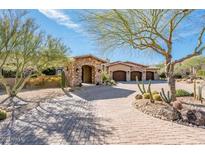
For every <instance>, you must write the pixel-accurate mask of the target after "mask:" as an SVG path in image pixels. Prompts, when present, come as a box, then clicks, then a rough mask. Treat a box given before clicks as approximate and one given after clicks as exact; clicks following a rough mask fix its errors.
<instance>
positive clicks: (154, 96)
mask: <svg viewBox="0 0 205 154" xmlns="http://www.w3.org/2000/svg"><path fill="white" fill-rule="evenodd" d="M153 99H154V100H155V101H162V98H161V96H160V94H154V95H153Z"/></svg>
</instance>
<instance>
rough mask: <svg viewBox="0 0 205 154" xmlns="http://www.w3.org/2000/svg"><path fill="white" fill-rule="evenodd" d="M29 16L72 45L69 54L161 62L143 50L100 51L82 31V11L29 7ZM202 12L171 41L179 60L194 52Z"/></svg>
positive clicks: (174, 55)
mask: <svg viewBox="0 0 205 154" xmlns="http://www.w3.org/2000/svg"><path fill="white" fill-rule="evenodd" d="M29 12H30V13H29V16H31V17H32V18H34V19H35V21H36V23H37V24H38V25H39V26H40V29H41V30H42V31H45V32H46V33H47V34H51V35H53V36H55V37H58V38H61V39H62V41H63V42H64V43H65V44H66V45H67V46H69V47H70V48H71V56H77V55H84V54H93V55H95V56H98V57H101V58H109V59H110V60H111V61H118V60H120V61H133V62H137V63H142V64H146V65H152V64H157V63H160V62H163V61H164V58H163V57H162V56H160V55H156V54H153V55H150V54H143V52H140V51H137V50H134V51H130V50H129V49H119V50H116V51H113V52H111V53H106V54H102V52H100V51H99V49H98V47H97V45H96V42H95V41H93V40H92V39H90V37H89V36H88V35H87V34H86V33H85V29H84V27H83V26H84V25H83V23H82V22H80V19H79V14H80V13H82V12H83V10H30V11H29ZM202 14H205V11H204V10H197V11H195V12H194V13H193V14H192V16H191V19H192V21H191V22H189V24H187V23H185V24H183V23H182V26H181V27H180V28H179V30H178V31H177V33H178V34H177V36H178V37H177V38H176V39H175V40H174V47H173V57H174V59H178V58H180V57H182V56H183V55H185V54H188V53H191V51H193V49H194V47H195V45H196V43H197V36H198V32H199V31H200V28H201V27H202V26H203V24H204V23H203V20H204V19H205V18H202ZM201 23H202V24H201Z"/></svg>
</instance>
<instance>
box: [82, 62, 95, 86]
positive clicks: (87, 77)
mask: <svg viewBox="0 0 205 154" xmlns="http://www.w3.org/2000/svg"><path fill="white" fill-rule="evenodd" d="M92 72H93V67H91V66H88V65H84V66H82V82H83V83H93V82H92V74H93V73H92Z"/></svg>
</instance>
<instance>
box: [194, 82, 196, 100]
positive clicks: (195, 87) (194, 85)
mask: <svg viewBox="0 0 205 154" xmlns="http://www.w3.org/2000/svg"><path fill="white" fill-rule="evenodd" d="M194 98H195V99H196V98H197V94H196V80H194Z"/></svg>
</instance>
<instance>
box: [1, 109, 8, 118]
mask: <svg viewBox="0 0 205 154" xmlns="http://www.w3.org/2000/svg"><path fill="white" fill-rule="evenodd" d="M6 117H7V114H6V111H3V110H0V120H4V119H6Z"/></svg>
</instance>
